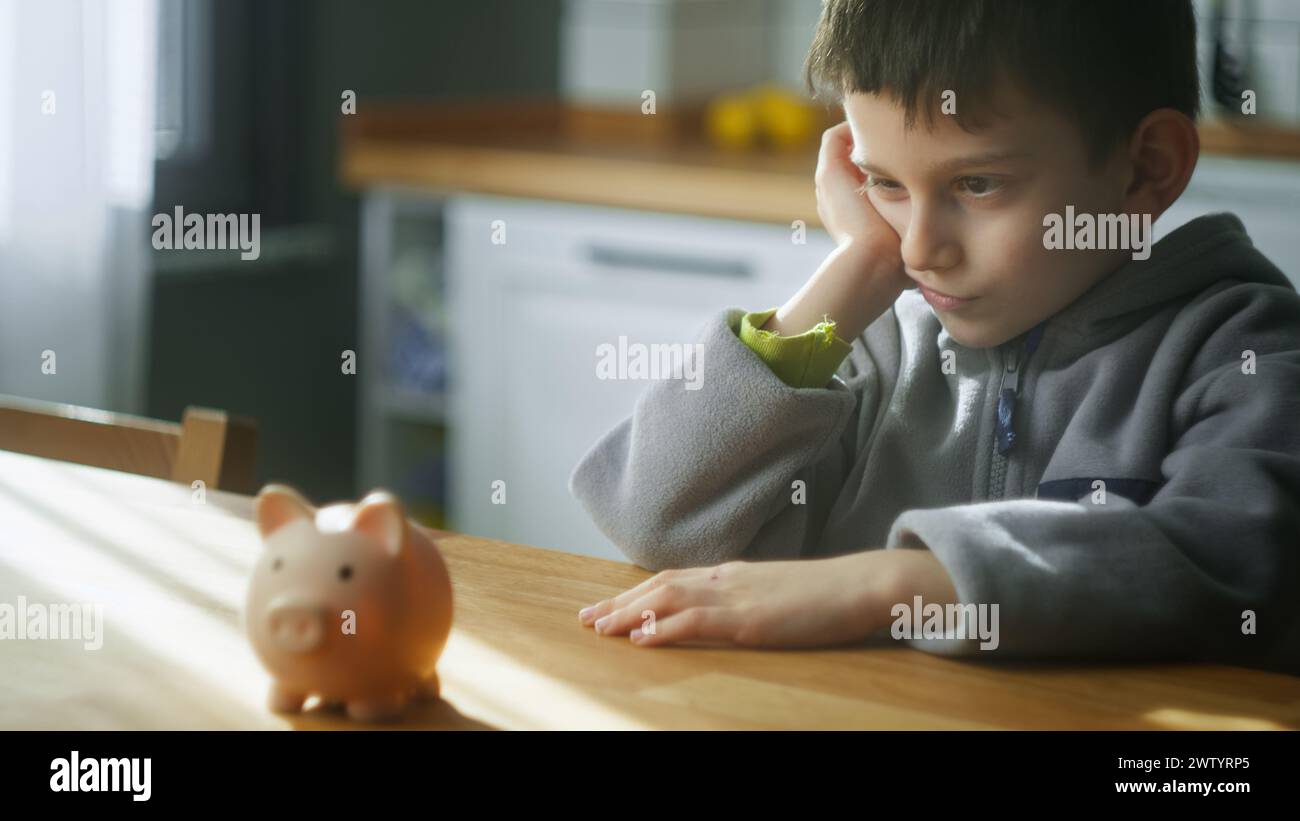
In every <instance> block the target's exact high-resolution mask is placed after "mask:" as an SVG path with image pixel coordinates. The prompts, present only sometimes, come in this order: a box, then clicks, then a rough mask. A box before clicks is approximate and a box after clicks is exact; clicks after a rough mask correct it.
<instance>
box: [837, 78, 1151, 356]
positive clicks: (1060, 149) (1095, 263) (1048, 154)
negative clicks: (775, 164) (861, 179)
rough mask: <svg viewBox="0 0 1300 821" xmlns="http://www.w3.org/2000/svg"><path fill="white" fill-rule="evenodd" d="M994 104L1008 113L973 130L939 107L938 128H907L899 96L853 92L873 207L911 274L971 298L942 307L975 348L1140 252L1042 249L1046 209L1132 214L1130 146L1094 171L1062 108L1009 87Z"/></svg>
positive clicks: (1065, 301)
mask: <svg viewBox="0 0 1300 821" xmlns="http://www.w3.org/2000/svg"><path fill="white" fill-rule="evenodd" d="M961 103H962V101H961V100H957V101H956V105H957V106H959V107H960V106H961ZM995 104H996V108H997V111H998V112H999V113H1000V116H988V117H986V118H985V122H984V123H982V124H981V127H980V128H979V129H978V130H975V131H974V133H968V132H966V131H964V130H962V128H961V127H960V126H959V125H958V124H957V123H956V121H955V120H954V119H953V117H951V116H947V115H944V114H940V113H936V114H935V116H934V125H933V128H932V129H927V127H926V123H925V118H924V117H923V116H920V117H918V118H917V121H916V124H915V127H914V128H913V129H912V130H907V129H906V128H905V127H904V124H903V123H904V112H903V109H902V108H901V107H899V106H898V105H897V104H895V103H894V102H893V100H891V99H890V98H889V96H888V95H884V96H881V95H877V94H850V95H848V96H847V97H846V98H845V100H844V111H845V115H846V117H847V119H848V122H849V129H850V131H851V132H852V135H853V144H854V146H853V160H854V162H855V163H857V164H858V166H859V167H860V168H861V169H862V170H863V172H864V173H865V174H866V177H867V183H866V185H867V188H866V192H867V194H866V195H867V197H869V199H870V202H871V204H872V206H873V207H874V208H875V209H876V211H877V212H879V214H880V215H881V217H883V218H884V219H885V221H886V222H888V223H889V224H890V225H891V226H893V228H894V230H895V231H896V232H897V233H898V236H899V239H900V240H901V243H902V248H901V250H902V257H903V264H904V267H905V270H906V272H907V275H908V276H909V277H911V279H912V280H913V281H914V282H916V283H917V284H918V285H924V286H925V287H926V288H929V289H930V290H933V291H938V292H939V293H941V294H947V295H949V296H955V297H966V298H968V301H966V302H964V303H962V304H960V305H957V306H955V307H951V308H945V307H935V308H934V310H935V312H936V314H937V315H938V317H939V320H940V322H942V323H943V326H944V328H945V329H946V330H947V331H948V334H949V335H950V336H951V337H952V338H953V339H955V340H956V341H957V342H959V343H961V344H963V345H967V346H969V347H975V348H985V347H990V346H994V345H1000V344H1002V343H1004V342H1006V341H1008V340H1010V339H1013V338H1015V337H1016V336H1018V335H1019V334H1021V333H1023V332H1025V331H1027V330H1029V329H1030V328H1032V327H1033V326H1035V325H1037V324H1038V323H1039V322H1041V321H1042V320H1044V319H1046V318H1047V317H1050V316H1052V315H1053V314H1055V313H1057V312H1058V311H1060V310H1061V309H1062V308H1064V307H1066V306H1067V305H1069V304H1070V303H1071V302H1073V301H1074V300H1075V299H1076V298H1077V297H1078V296H1079V295H1081V294H1082V293H1083V292H1084V291H1086V290H1088V288H1090V287H1091V286H1092V285H1093V284H1095V283H1096V282H1098V281H1099V280H1101V279H1103V278H1104V277H1105V276H1106V275H1107V274H1109V273H1111V272H1112V271H1114V270H1115V269H1116V268H1118V267H1119V266H1120V265H1122V264H1123V263H1124V262H1125V260H1126V259H1128V258H1129V257H1130V256H1131V254H1132V252H1131V251H1126V250H1107V251H1099V250H1082V251H1081V250H1068V251H1067V250H1048V249H1046V248H1044V247H1043V235H1044V231H1045V230H1046V229H1045V228H1044V227H1043V217H1044V216H1045V215H1046V214H1049V213H1055V214H1061V215H1062V216H1063V215H1064V214H1065V207H1066V206H1067V205H1073V206H1074V210H1075V213H1076V214H1082V213H1088V214H1094V215H1095V214H1116V213H1123V212H1124V210H1125V209H1124V192H1125V188H1126V187H1127V185H1128V183H1129V180H1130V179H1131V173H1132V172H1131V167H1130V166H1129V164H1128V163H1127V162H1126V159H1125V157H1126V154H1125V152H1124V151H1121V150H1118V149H1117V150H1116V151H1114V152H1112V154H1111V156H1110V158H1109V159H1108V160H1107V162H1106V163H1105V165H1104V166H1102V167H1100V168H1098V169H1090V168H1089V166H1088V157H1087V147H1086V145H1085V143H1084V140H1083V135H1082V133H1081V132H1080V131H1079V129H1078V128H1077V127H1076V126H1074V125H1073V124H1072V123H1071V122H1070V121H1068V120H1066V119H1065V118H1064V117H1063V116H1061V115H1060V114H1057V113H1056V112H1055V111H1053V110H1051V109H1048V108H1046V107H1044V106H1041V105H1036V104H1034V103H1032V102H1031V101H1030V100H1028V99H1027V98H1026V97H1024V96H1023V95H1021V94H1019V93H1017V92H1015V91H1012V90H1010V89H1003V90H1002V91H1001V92H1000V94H999V95H998V97H997V99H996V100H995ZM1154 216H1155V215H1153V218H1154ZM1066 229H1067V230H1072V227H1071V226H1068V225H1067V226H1066ZM932 305H933V303H932Z"/></svg>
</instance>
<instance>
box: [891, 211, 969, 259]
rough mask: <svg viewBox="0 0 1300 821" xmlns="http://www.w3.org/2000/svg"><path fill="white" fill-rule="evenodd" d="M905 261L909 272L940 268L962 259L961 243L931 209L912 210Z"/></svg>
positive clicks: (906, 240)
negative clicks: (929, 211)
mask: <svg viewBox="0 0 1300 821" xmlns="http://www.w3.org/2000/svg"><path fill="white" fill-rule="evenodd" d="M899 250H900V251H901V253H902V257H903V264H904V265H906V266H907V269H908V270H909V271H940V270H943V269H945V268H952V267H954V266H956V265H957V263H959V262H961V246H960V245H959V244H958V243H957V241H956V239H955V238H954V237H953V236H952V234H951V232H950V231H948V230H947V227H946V226H945V225H944V224H943V223H942V221H941V220H940V219H939V218H937V217H936V216H935V215H933V214H932V213H928V212H927V209H922V208H916V207H914V208H913V209H912V215H911V219H910V220H909V221H908V224H907V233H906V234H905V235H904V236H903V241H902V247H901V248H900V249H899Z"/></svg>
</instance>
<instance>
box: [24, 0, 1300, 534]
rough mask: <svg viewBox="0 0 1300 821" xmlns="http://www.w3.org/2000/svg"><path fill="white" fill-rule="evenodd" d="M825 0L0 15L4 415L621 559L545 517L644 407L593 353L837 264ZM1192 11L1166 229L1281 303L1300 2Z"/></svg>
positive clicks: (312, 4)
mask: <svg viewBox="0 0 1300 821" xmlns="http://www.w3.org/2000/svg"><path fill="white" fill-rule="evenodd" d="M820 6H821V4H820V2H819V0H473V2H468V1H466V0H458V1H456V2H453V0H445V1H439V0H424V1H423V2H417V1H416V0H375V1H374V2H365V3H362V2H348V1H347V0H221V2H217V1H216V0H114V2H111V3H108V2H105V3H96V2H72V1H71V0H0V112H3V116H0V394H9V395H15V396H22V397H30V398H35V399H44V400H53V401H59V402H69V403H74V404H77V405H84V406H89V407H94V408H103V409H108V410H113V411H119V412H124V413H133V414H140V415H145V416H150V417H155V418H161V419H168V420H176V419H179V418H180V415H181V413H182V411H183V409H184V408H185V407H186V406H189V405H205V406H210V407H216V408H221V409H224V410H227V411H230V412H232V413H237V414H242V415H246V416H249V417H252V418H254V419H256V420H257V422H258V424H259V427H260V440H259V447H258V468H257V474H258V478H259V480H262V481H266V480H278V481H285V482H289V483H291V484H294V485H296V486H298V487H300V488H301V489H302V490H303V491H304V492H305V493H307V494H308V495H309V496H310V497H312V498H313V499H314V500H316V501H325V500H330V499H336V498H343V497H351V496H355V495H357V494H359V493H361V492H364V491H365V490H366V489H369V488H370V487H374V486H379V485H383V486H386V487H390V488H392V489H395V490H396V491H397V492H398V493H399V494H401V495H402V497H403V498H404V499H405V500H406V501H407V503H408V505H409V506H410V508H411V510H412V512H413V514H414V515H416V516H417V517H418V518H420V519H422V520H423V521H425V522H427V523H430V524H433V525H435V526H443V527H448V528H451V529H456V530H461V531H464V532H469V533H474V534H477V535H483V536H489V537H496V538H503V539H508V540H511V541H517V542H522V543H528V544H536V545H541V546H546V547H556V548H560V549H565V550H571V551H575V552H581V553H588V554H592V555H603V556H609V557H618V556H619V554H618V552H617V550H616V549H615V548H613V546H612V545H610V544H608V542H606V540H605V539H604V538H603V537H602V536H601V534H600V533H599V532H597V531H596V530H595V528H594V527H593V526H592V525H591V524H590V522H588V521H587V519H586V517H585V515H584V513H583V511H582V510H581V509H580V507H579V506H578V505H577V503H576V502H575V501H574V500H573V499H572V498H571V497H570V496H569V494H568V490H567V480H568V476H569V473H570V472H571V470H572V468H573V466H574V465H575V463H576V462H577V460H578V458H579V457H580V456H581V455H582V453H583V452H584V451H585V450H586V449H587V448H588V447H589V446H590V445H591V444H592V443H594V441H595V440H596V439H597V438H598V437H599V436H600V435H601V434H603V433H604V432H605V431H607V430H608V429H609V428H610V427H612V426H613V425H614V424H615V423H616V422H617V421H619V420H620V419H621V418H623V417H624V416H626V415H627V414H628V413H629V412H630V411H631V408H632V404H633V402H634V401H635V398H636V396H637V394H639V393H640V391H641V390H643V389H644V387H645V382H643V381H636V380H603V379H600V378H598V376H597V373H596V361H597V351H598V350H599V349H600V346H602V345H606V344H609V345H618V344H619V341H620V337H625V338H626V339H625V341H626V342H628V343H646V344H649V343H668V344H680V343H687V342H689V341H691V340H692V339H693V336H694V331H695V329H696V327H697V326H698V324H699V322H700V321H701V319H702V318H703V317H704V316H705V315H706V314H708V313H710V312H712V311H714V310H716V309H717V308H719V307H724V306H736V307H746V308H751V309H757V308H763V307H769V306H772V305H776V304H779V303H780V302H782V301H784V300H785V298H786V297H788V295H789V294H790V293H792V292H793V291H794V290H795V289H797V288H798V287H799V285H801V284H802V282H803V281H804V280H805V279H806V278H807V276H808V275H809V274H810V273H811V271H812V270H813V269H814V268H815V267H816V265H817V264H818V263H819V262H820V261H821V258H822V257H823V256H824V255H825V253H826V252H827V250H828V249H829V240H828V239H827V238H826V236H825V235H824V233H823V232H822V231H821V230H820V228H819V226H818V224H817V217H816V210H815V200H814V194H813V189H812V170H813V168H814V166H815V160H816V142H817V137H818V136H819V134H820V131H821V130H822V129H823V128H824V127H826V126H827V125H830V124H831V123H833V122H835V121H836V120H837V118H836V116H835V112H833V111H827V110H826V109H825V108H823V107H822V106H820V105H816V104H813V103H812V102H811V101H809V100H807V99H806V98H805V97H804V93H803V91H802V85H801V67H802V63H803V59H804V55H805V52H806V49H807V46H808V43H809V41H810V39H811V35H812V31H813V28H814V26H815V23H816V20H817V16H818V14H819V11H820ZM1197 10H1198V13H1199V14H1200V18H1201V27H1200V30H1201V42H1200V47H1201V55H1202V62H1203V70H1204V75H1203V79H1204V86H1205V97H1206V103H1207V111H1208V112H1209V113H1210V116H1209V117H1208V118H1207V121H1206V123H1205V124H1204V126H1203V129H1202V134H1203V142H1204V147H1205V150H1206V153H1205V155H1204V156H1203V158H1202V161H1201V164H1200V166H1199V167H1198V171H1197V176H1196V178H1195V180H1194V181H1193V185H1192V188H1191V189H1190V190H1189V192H1188V194H1187V195H1186V196H1185V197H1184V198H1183V200H1182V201H1180V203H1179V204H1178V206H1177V207H1176V208H1175V209H1174V211H1173V212H1171V213H1170V214H1168V215H1166V216H1165V217H1164V218H1162V220H1161V221H1160V222H1159V223H1158V224H1157V233H1158V235H1159V234H1163V233H1167V232H1168V231H1169V230H1170V229H1172V228H1173V227H1176V226H1177V225H1178V224H1181V223H1182V222H1184V221H1186V220H1187V219H1190V218H1191V217H1193V216H1196V215H1198V214H1201V213H1206V212H1209V211H1216V210H1231V211H1234V212H1236V213H1238V214H1239V215H1240V216H1241V217H1242V218H1243V219H1244V220H1245V222H1246V224H1247V227H1248V228H1249V230H1250V231H1251V234H1252V236H1253V237H1254V238H1255V240H1256V243H1257V244H1258V245H1259V246H1261V247H1262V248H1263V249H1264V250H1265V252H1266V253H1268V254H1269V255H1270V256H1271V257H1273V259H1274V261H1275V262H1277V263H1278V265H1279V266H1280V267H1282V268H1283V269H1284V270H1285V271H1286V272H1287V273H1288V275H1291V276H1293V277H1294V276H1296V275H1297V272H1300V242H1297V239H1296V229H1295V226H1296V225H1297V218H1298V217H1300V163H1298V161H1300V2H1295V1H1294V0H1271V2H1270V1H1266V0H1258V1H1257V2H1248V1H1247V0H1237V1H1236V2H1230V1H1229V0H1224V1H1223V2H1212V0H1204V1H1202V0H1198V2H1197ZM1242 89H1250V90H1252V91H1253V92H1254V98H1255V101H1256V105H1257V111H1256V112H1255V113H1253V114H1249V115H1243V114H1242V113H1241V111H1240V104H1239V102H1238V101H1239V99H1240V92H1241V90H1242ZM178 207H180V208H183V210H184V212H185V213H187V214H195V213H197V214H242V215H252V214H257V215H259V218H260V231H261V233H260V255H259V256H258V258H257V259H255V260H244V259H241V258H240V255H239V253H238V252H237V251H231V250H219V249H189V250H177V249H166V248H156V247H154V244H153V243H151V236H152V234H153V231H154V229H153V227H152V220H153V218H154V216H155V215H157V214H172V213H173V212H174V210H175V209H176V208H178ZM46 351H54V352H56V353H57V357H58V359H57V363H58V367H57V371H56V372H55V373H48V372H46V369H43V368H42V362H43V354H44V352H46ZM349 354H351V355H352V356H353V359H352V361H354V362H355V372H350V371H349V370H348V368H347V362H348V357H349Z"/></svg>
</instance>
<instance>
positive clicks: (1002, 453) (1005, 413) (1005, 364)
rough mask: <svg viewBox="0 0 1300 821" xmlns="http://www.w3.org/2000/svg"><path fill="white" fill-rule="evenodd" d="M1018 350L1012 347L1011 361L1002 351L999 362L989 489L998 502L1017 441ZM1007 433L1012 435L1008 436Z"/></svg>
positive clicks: (1003, 489) (990, 496) (990, 494)
mask: <svg viewBox="0 0 1300 821" xmlns="http://www.w3.org/2000/svg"><path fill="white" fill-rule="evenodd" d="M1018 350H1019V349H1018V347H1015V346H1013V347H1012V349H1011V352H1010V358H1009V359H1008V356H1007V353H1006V352H1005V349H1004V350H1002V351H999V353H1001V354H1002V355H1001V356H1000V357H999V360H1000V361H1001V363H1002V367H1001V371H1002V376H1001V379H1000V380H999V381H998V404H997V411H996V420H997V421H996V424H995V425H994V428H993V457H992V460H991V461H990V463H989V487H988V498H989V499H990V500H998V499H1001V498H1002V497H1003V495H1005V494H1004V491H1005V488H1006V484H1007V457H1006V453H1007V450H1008V449H1009V448H1010V445H1011V443H1014V442H1015V432H1014V430H1013V429H1012V427H1011V426H1012V421H1013V420H1012V414H1013V413H1014V411H1015V392H1016V389H1017V388H1018V387H1019V386H1020V375H1019V371H1018V369H1019V365H1020V363H1019V361H1018V359H1019V355H1018ZM1008 374H1010V375H1011V377H1012V379H1011V384H1010V386H1008V384H1007V375H1008ZM1008 434H1010V435H1009V436H1008Z"/></svg>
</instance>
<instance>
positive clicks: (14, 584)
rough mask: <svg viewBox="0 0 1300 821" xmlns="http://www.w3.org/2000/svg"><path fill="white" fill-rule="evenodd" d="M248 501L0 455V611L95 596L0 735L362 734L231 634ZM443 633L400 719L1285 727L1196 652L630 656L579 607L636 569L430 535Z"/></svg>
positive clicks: (0, 690)
mask: <svg viewBox="0 0 1300 821" xmlns="http://www.w3.org/2000/svg"><path fill="white" fill-rule="evenodd" d="M251 501H252V500H251V499H250V498H248V497H244V496H236V495H232V494H225V493H219V492H212V491H210V492H208V494H207V498H206V500H205V502H204V503H202V504H200V503H197V502H195V501H194V500H193V499H192V498H191V492H190V490H189V488H188V487H185V486H182V485H176V484H172V483H169V482H165V481H162V480H157V479H149V478H144V477H139V476H133V475H128V474H123V473H117V472H114V471H107V470H100V469H96V468H86V467H81V466H77V465H71V464H66V463H62V462H54V461H49V460H44V459H38V458H33V457H29V456H20V455H16V454H12V453H7V452H0V606H3V605H5V604H8V605H10V606H11V607H17V606H18V604H19V601H20V598H19V597H22V599H23V600H25V602H26V603H28V604H32V603H38V604H54V603H90V602H94V603H98V604H99V605H100V606H101V607H102V613H103V624H104V628H103V646H102V647H100V648H99V649H93V650H92V649H86V648H85V647H84V644H83V643H82V642H79V641H75V640H38V639H26V640H19V639H3V638H0V729H55V728H57V729H116V728H122V729H185V728H205V729H206V728H210V729H218V728H221V729H254V728H281V729H287V728H349V727H357V726H361V725H357V724H355V723H352V722H349V721H348V720H347V719H346V718H344V717H343V716H342V715H341V714H340V713H334V712H329V711H324V710H313V711H309V712H308V713H306V714H304V715H302V716H297V717H281V716H277V715H274V714H272V713H269V712H268V711H267V710H266V709H264V707H263V701H264V697H265V695H266V690H267V686H268V682H269V679H268V676H267V674H266V673H265V672H264V671H263V670H262V668H261V667H260V666H259V664H258V662H257V659H256V658H255V657H254V655H253V653H252V650H251V648H250V647H249V645H248V643H247V641H246V640H245V638H244V636H243V633H242V631H241V629H240V618H239V609H240V607H241V602H242V600H243V594H244V586H245V583H246V580H247V576H248V573H249V570H250V568H251V567H252V564H253V561H254V557H255V556H256V554H257V551H258V550H259V549H260V542H259V540H258V537H257V532H256V529H255V527H254V525H253V523H252V520H251V513H252V505H251ZM441 546H442V549H443V551H444V553H445V555H446V557H447V560H448V564H449V565H450V567H451V572H452V579H453V582H454V584H455V608H456V613H455V625H454V628H453V632H452V636H451V640H450V642H449V643H448V646H447V650H446V652H445V654H444V655H443V657H442V660H441V661H440V662H439V665H438V668H439V672H440V674H441V677H442V681H443V688H444V695H445V699H444V701H443V702H442V703H437V704H429V705H421V706H420V707H419V708H417V709H416V710H415V711H414V712H412V713H411V715H410V716H409V718H408V720H407V721H406V722H404V723H402V724H400V725H397V726H399V727H402V728H421V727H423V728H454V729H564V728H596V729H604V728H609V729H632V728H741V729H758V728H812V729H835V728H874V729H907V728H931V729H941V728H1080V729H1103V728H1156V729H1168V728H1173V729H1179V728H1213V729H1235V728H1265V729H1267V728H1291V729H1295V728H1300V678H1295V677H1290V676H1283V675H1277V674H1270V673H1262V672H1257V671H1250V670H1244V669H1237V668H1230V667H1215V666H1199V665H1162V666H1143V667H1081V668H1064V667H1038V666H1005V665H1003V666H997V665H993V664H988V663H981V662H969V661H957V660H949V659H941V658H937V657H933V656H929V655H926V654H925V653H922V652H920V651H917V650H912V649H910V648H907V647H902V646H898V645H894V644H892V643H889V642H888V641H887V640H886V641H882V642H877V643H875V644H871V643H868V644H867V645H864V646H856V647H845V648H838V649H829V650H816V651H779V652H778V651H753V650H737V649H729V648H720V647H702V646H695V647H667V648H641V647H635V646H632V645H631V644H630V643H629V642H628V641H627V640H626V639H625V638H617V637H604V638H602V637H598V636H596V635H595V634H594V633H592V631H591V630H589V629H585V628H582V627H580V626H579V624H578V620H577V611H578V608H579V607H580V606H583V605H586V604H590V603H593V602H595V601H597V600H599V599H601V598H604V597H607V596H610V595H612V594H615V593H618V592H620V591H622V590H624V589H626V588H628V587H630V586H632V585H633V584H635V583H637V582H638V581H640V580H642V579H644V578H646V577H647V576H648V575H649V574H648V573H647V572H645V571H643V570H640V569H638V568H635V567H633V566H631V565H626V564H621V563H618V562H612V561H606V560H602V559H593V558H587V557H583V556H576V555H571V554H568V553H562V552H556V551H549V550H541V549H538V548H532V547H524V546H521V545H514V544H507V543H503V542H496V541H491V540H487V539H479V538H473V537H469V536H448V537H446V538H444V539H442V540H441Z"/></svg>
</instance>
